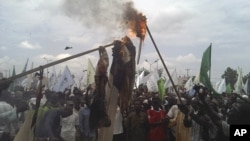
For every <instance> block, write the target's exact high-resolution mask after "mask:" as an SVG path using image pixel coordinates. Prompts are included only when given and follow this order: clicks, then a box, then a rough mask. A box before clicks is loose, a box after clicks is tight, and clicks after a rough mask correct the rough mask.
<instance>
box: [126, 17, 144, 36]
mask: <svg viewBox="0 0 250 141" xmlns="http://www.w3.org/2000/svg"><path fill="white" fill-rule="evenodd" d="M135 16H136V17H134V18H133V20H131V21H129V28H130V32H129V35H132V34H135V35H136V37H138V38H140V39H141V40H144V39H145V35H146V31H147V29H146V23H147V18H146V16H144V15H142V13H138V14H136V15H135ZM131 32H132V33H131Z"/></svg>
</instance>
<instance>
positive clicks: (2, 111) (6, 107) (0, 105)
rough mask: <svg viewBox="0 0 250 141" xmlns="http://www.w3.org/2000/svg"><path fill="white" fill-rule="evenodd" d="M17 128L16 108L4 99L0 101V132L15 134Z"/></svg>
mask: <svg viewBox="0 0 250 141" xmlns="http://www.w3.org/2000/svg"><path fill="white" fill-rule="evenodd" d="M17 129H18V124H17V113H16V108H14V107H12V106H11V105H10V104H8V103H6V102H5V101H0V133H3V132H6V133H10V135H12V136H13V135H15V132H16V130H17Z"/></svg>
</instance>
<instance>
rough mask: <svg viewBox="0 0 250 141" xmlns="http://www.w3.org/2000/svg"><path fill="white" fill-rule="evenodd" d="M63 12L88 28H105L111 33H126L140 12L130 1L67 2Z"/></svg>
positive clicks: (77, 0) (73, 0) (70, 0)
mask: <svg viewBox="0 0 250 141" xmlns="http://www.w3.org/2000/svg"><path fill="white" fill-rule="evenodd" d="M63 11H64V12H65V14H66V15H67V16H69V17H70V18H72V19H77V20H79V21H80V22H81V23H82V24H83V25H84V26H85V27H87V28H100V27H102V28H104V29H106V30H108V31H110V32H112V31H113V32H114V31H116V32H117V31H119V30H120V32H126V31H127V30H128V29H131V30H134V29H133V28H131V22H130V21H134V20H136V15H138V13H139V12H138V11H137V10H136V9H135V8H134V4H133V2H131V1H128V0H65V1H64V3H63Z"/></svg>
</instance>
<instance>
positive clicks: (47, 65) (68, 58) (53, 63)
mask: <svg viewBox="0 0 250 141" xmlns="http://www.w3.org/2000/svg"><path fill="white" fill-rule="evenodd" d="M113 45H114V43H111V44H107V45H104V46H100V47H104V48H107V47H110V46H113ZM97 50H99V48H95V49H91V50H88V51H85V52H82V53H78V54H75V55H72V56H69V57H66V58H63V59H60V60H57V61H54V62H51V63H48V64H45V65H43V66H39V67H37V68H34V69H31V70H28V71H26V72H23V73H20V74H17V75H15V76H12V77H9V78H7V79H4V80H0V85H2V84H4V83H8V82H10V81H13V80H15V79H17V78H21V77H23V76H26V75H28V74H31V73H34V72H36V71H39V70H41V69H45V68H48V67H51V66H54V65H56V64H60V63H62V62H65V61H68V60H71V59H74V58H77V57H80V56H83V55H86V54H89V53H91V52H94V51H97Z"/></svg>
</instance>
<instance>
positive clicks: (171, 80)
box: [146, 25, 183, 104]
mask: <svg viewBox="0 0 250 141" xmlns="http://www.w3.org/2000/svg"><path fill="white" fill-rule="evenodd" d="M146 27H147V31H148V34H149V36H150V38H151V40H152V42H153V44H154V47H155V49H156V51H157V53H158V55H159V57H160V59H161V62H162V64H163V66H164V68H165V70H166V72H167V74H168V77H169V79H170V82H171V83H172V86H173V88H174V90H175V92H176V94H177V96H178V98H179V100H180V103H181V104H183V102H182V100H181V97H180V94H179V93H178V91H177V88H176V86H175V84H174V81H173V79H172V77H171V75H170V73H169V71H168V68H167V66H166V64H165V62H164V61H163V58H162V56H161V53H160V51H159V49H158V47H157V45H156V43H155V41H154V39H153V37H152V35H151V32H150V30H149V28H148V25H146Z"/></svg>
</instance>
